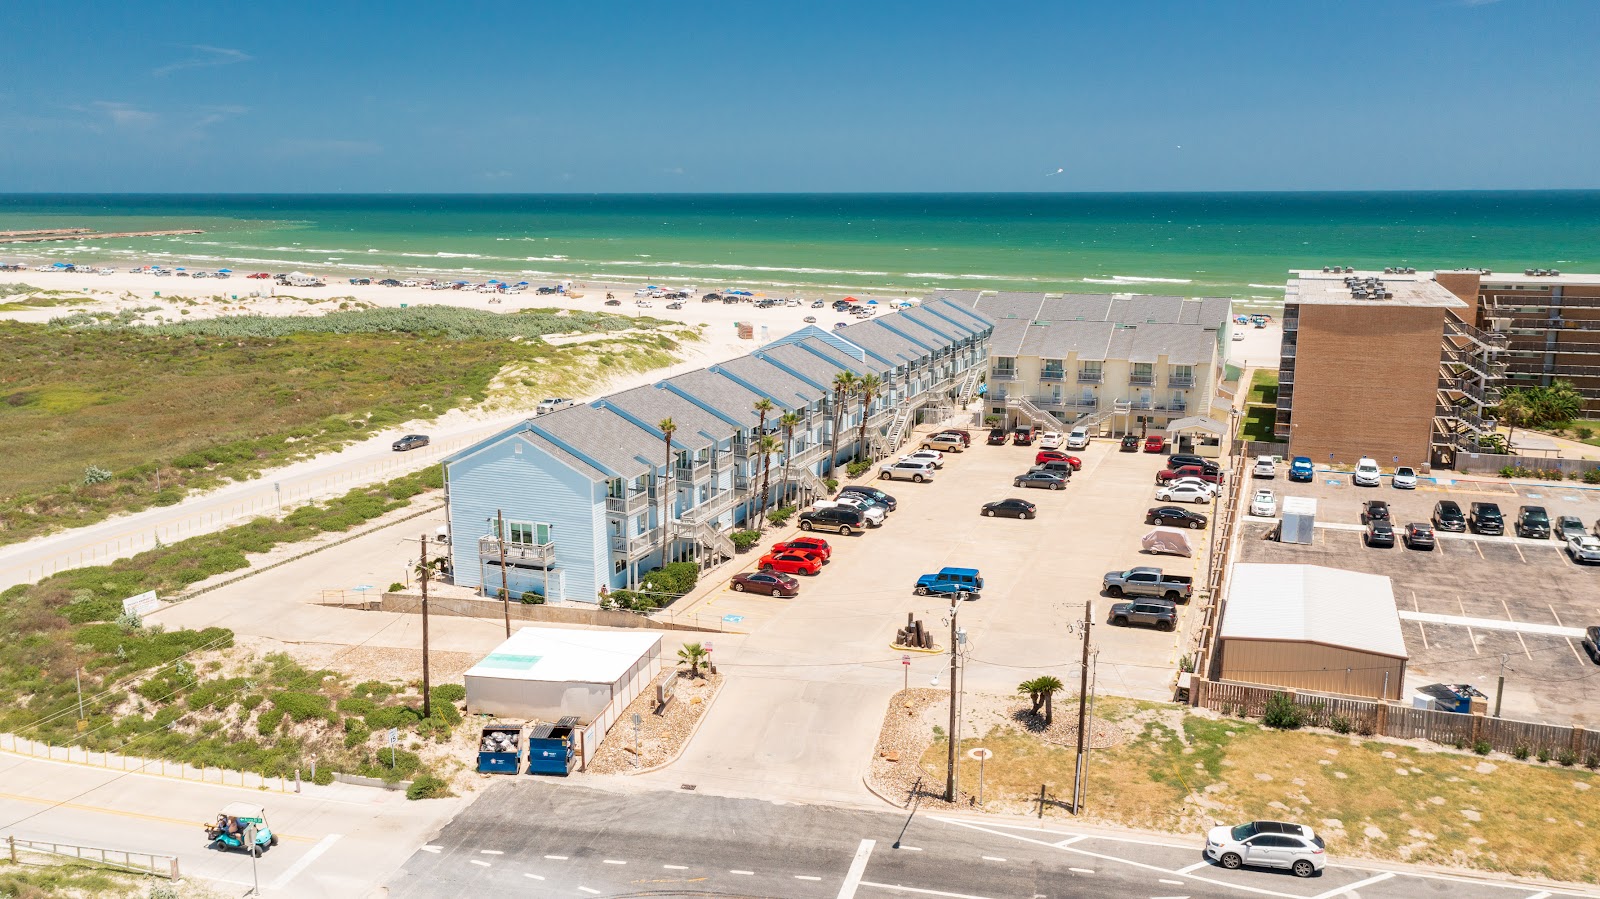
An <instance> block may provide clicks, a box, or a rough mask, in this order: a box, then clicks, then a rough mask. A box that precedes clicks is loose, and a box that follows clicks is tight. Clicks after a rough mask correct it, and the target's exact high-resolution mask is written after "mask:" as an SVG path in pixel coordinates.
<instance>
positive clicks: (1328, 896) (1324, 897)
mask: <svg viewBox="0 0 1600 899" xmlns="http://www.w3.org/2000/svg"><path fill="white" fill-rule="evenodd" d="M1393 876H1394V872H1393V871H1385V872H1383V873H1382V874H1377V875H1374V876H1372V877H1368V878H1367V879H1366V880H1358V881H1356V882H1355V883H1352V884H1350V885H1349V886H1347V887H1339V888H1338V889H1333V890H1329V891H1327V892H1326V893H1320V894H1318V895H1316V896H1313V897H1312V899H1333V897H1334V896H1343V895H1344V894H1346V893H1354V892H1355V891H1356V890H1359V889H1361V888H1362V887H1369V886H1372V885H1373V884H1375V883H1382V882H1383V881H1385V880H1388V879H1389V878H1391V877H1393Z"/></svg>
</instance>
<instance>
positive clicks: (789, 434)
mask: <svg viewBox="0 0 1600 899" xmlns="http://www.w3.org/2000/svg"><path fill="white" fill-rule="evenodd" d="M778 427H780V428H782V429H783V488H782V489H781V490H780V491H779V494H780V495H781V496H782V497H783V500H782V501H781V502H779V503H778V505H780V506H781V505H783V503H785V502H788V501H789V460H790V459H792V458H794V429H795V428H798V427H800V416H799V415H798V414H797V413H794V412H785V413H784V414H783V417H782V418H779V419H778Z"/></svg>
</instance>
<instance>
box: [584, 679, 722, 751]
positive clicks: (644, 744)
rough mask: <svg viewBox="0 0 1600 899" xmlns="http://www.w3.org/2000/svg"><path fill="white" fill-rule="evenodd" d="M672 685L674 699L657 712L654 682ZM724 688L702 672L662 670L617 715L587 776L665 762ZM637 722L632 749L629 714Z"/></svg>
mask: <svg viewBox="0 0 1600 899" xmlns="http://www.w3.org/2000/svg"><path fill="white" fill-rule="evenodd" d="M668 682H676V685H677V698H676V699H674V700H672V702H670V703H668V704H667V707H666V709H665V710H664V711H663V712H662V713H661V714H659V715H657V714H656V684H658V683H668ZM721 685H722V675H720V674H702V675H701V676H700V677H694V676H692V675H690V674H689V673H688V672H687V671H678V670H676V669H673V670H668V671H663V672H661V674H659V675H657V676H656V679H655V680H654V681H651V682H650V686H649V687H647V688H645V690H644V692H643V693H641V694H639V696H638V697H637V698H635V699H634V700H633V702H631V703H629V704H628V707H627V708H626V709H624V710H623V711H622V714H621V715H620V716H618V717H617V723H616V724H614V725H612V728H611V733H609V734H607V735H606V738H605V739H604V740H602V741H601V743H600V748H599V750H597V751H596V752H595V754H594V758H592V759H590V760H589V767H588V772H589V773H590V774H628V773H631V772H634V771H638V770H640V769H643V768H650V767H653V766H655V765H661V764H665V763H666V762H667V761H669V760H671V759H672V758H673V757H675V756H676V755H677V754H678V753H679V752H680V751H682V749H683V745H684V744H685V743H687V742H688V740H689V735H690V734H691V733H693V732H694V728H695V724H696V723H697V722H699V720H700V718H701V716H703V715H704V714H705V713H706V709H708V708H710V707H711V698H712V697H713V696H714V695H716V692H717V688H718V687H720V686H721ZM635 714H637V715H638V716H639V718H640V723H639V746H638V751H637V752H635V750H634V741H633V716H634V715H635Z"/></svg>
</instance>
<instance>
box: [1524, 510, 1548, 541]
mask: <svg viewBox="0 0 1600 899" xmlns="http://www.w3.org/2000/svg"><path fill="white" fill-rule="evenodd" d="M1517 536H1518V537H1534V538H1537V539H1539V540H1548V539H1549V538H1550V513H1548V512H1546V511H1545V510H1544V506H1523V507H1522V508H1520V509H1518V510H1517Z"/></svg>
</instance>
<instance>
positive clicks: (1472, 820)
mask: <svg viewBox="0 0 1600 899" xmlns="http://www.w3.org/2000/svg"><path fill="white" fill-rule="evenodd" d="M1099 711H1100V713H1101V714H1102V715H1103V716H1104V717H1105V718H1107V719H1109V720H1113V721H1117V722H1119V723H1120V724H1121V725H1122V727H1123V728H1124V730H1125V732H1127V733H1129V734H1130V739H1128V740H1125V741H1123V742H1121V743H1119V744H1118V745H1116V746H1112V747H1110V748H1107V749H1104V750H1096V751H1095V752H1094V753H1093V754H1092V755H1091V759H1090V765H1089V777H1090V781H1089V787H1088V792H1087V794H1086V796H1087V798H1086V807H1087V814H1088V817H1089V818H1090V819H1094V820H1100V821H1105V822H1109V823H1115V824H1120V825H1125V826H1130V827H1140V828H1151V829H1159V830H1167V831H1175V832H1189V833H1197V832H1199V831H1201V830H1203V829H1204V828H1205V827H1207V826H1209V825H1210V824H1212V823H1213V822H1215V821H1238V820H1247V819H1250V818H1282V819H1289V820H1294V821H1300V822H1303V823H1306V824H1310V825H1311V826H1312V827H1315V828H1316V829H1317V830H1318V831H1319V832H1320V833H1322V834H1323V835H1324V836H1326V837H1327V839H1328V845H1329V851H1330V852H1331V853H1333V854H1334V855H1336V856H1345V857H1363V858H1372V859H1384V860H1399V861H1409V862H1422V863H1430V864H1440V865H1451V866H1460V867H1468V868H1475V869H1478V870H1483V871H1494V872H1501V873H1506V874H1514V875H1519V876H1536V877H1547V878H1552V879H1556V880H1563V881H1574V882H1584V883H1595V882H1597V879H1600V878H1597V873H1596V864H1597V863H1600V802H1597V799H1600V792H1597V791H1600V775H1597V774H1596V773H1595V772H1592V771H1588V770H1585V769H1582V768H1562V767H1558V766H1553V765H1541V764H1534V763H1529V762H1516V761H1511V760H1498V761H1493V762H1491V761H1486V760H1484V759H1482V758H1480V757H1478V756H1475V755H1471V754H1468V753H1462V752H1456V751H1452V750H1449V749H1447V748H1441V747H1435V746H1431V745H1420V744H1419V745H1413V744H1410V743H1403V742H1393V741H1375V740H1372V739H1370V738H1362V737H1353V736H1352V737H1346V736H1337V735H1334V734H1331V733H1313V732H1278V731H1271V730H1267V729H1264V728H1263V727H1261V726H1260V725H1259V724H1256V723H1254V722H1250V721H1242V720H1238V719H1227V718H1217V717H1216V716H1212V715H1206V714H1195V713H1191V712H1189V711H1188V710H1187V709H1185V708H1183V707H1176V706H1170V705H1161V704H1157V703H1141V702H1135V701H1132V700H1118V699H1109V700H1102V701H1101V703H1100V707H1099ZM926 733H928V734H929V738H928V745H927V748H926V750H925V751H924V752H923V753H922V756H921V767H922V769H923V770H924V771H925V772H927V774H928V775H929V776H930V777H935V778H936V779H938V780H941V781H942V779H943V776H944V764H945V751H946V750H945V742H944V740H943V739H942V738H934V737H933V736H932V731H931V729H928V730H927V731H926ZM961 745H962V748H963V749H965V748H968V747H971V746H978V745H982V746H984V747H986V748H988V749H990V750H991V751H993V752H994V757H993V758H992V759H991V760H990V761H989V762H988V763H987V765H986V770H985V799H986V802H985V806H986V807H987V808H989V809H990V810H993V811H1006V812H1033V811H1035V810H1036V809H1037V804H1036V803H1037V797H1038V794H1039V785H1040V784H1047V785H1048V788H1047V790H1048V793H1049V794H1050V796H1051V797H1057V798H1065V797H1066V796H1068V795H1069V794H1070V792H1071V789H1072V776H1073V749H1072V748H1071V747H1063V746H1060V745H1053V744H1052V743H1050V742H1046V741H1043V740H1040V739H1039V738H1037V737H1035V736H1034V735H1032V734H1029V733H1026V732H1025V731H1022V730H1019V729H1016V728H1007V727H997V728H995V729H994V730H992V731H991V732H989V733H988V734H987V735H985V736H983V737H981V738H974V739H970V740H963V741H962V744H961ZM976 769H977V766H976V765H975V764H971V763H968V764H966V765H965V766H964V768H963V770H962V788H963V790H968V789H970V790H972V791H974V792H975V791H976V787H977V770H976ZM1052 811H1054V813H1056V814H1064V813H1065V810H1064V807H1063V806H1061V805H1060V804H1059V803H1056V804H1053V805H1049V806H1047V808H1046V812H1047V813H1052ZM1553 847H1559V848H1553Z"/></svg>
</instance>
